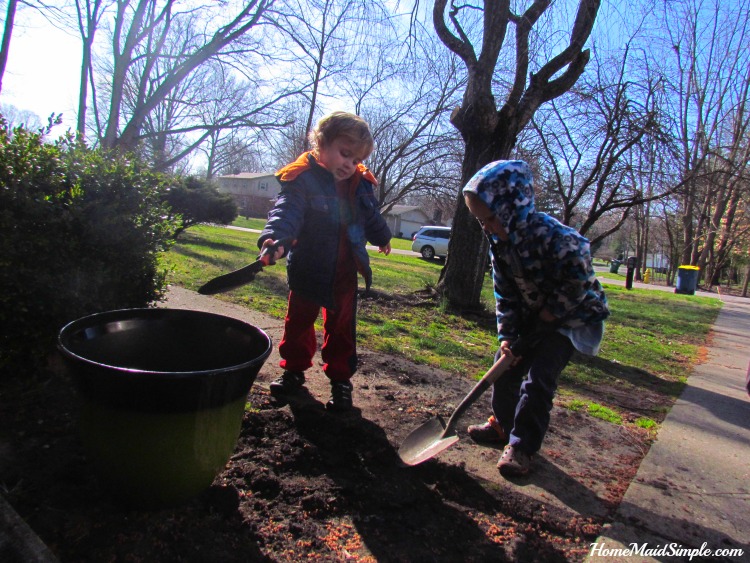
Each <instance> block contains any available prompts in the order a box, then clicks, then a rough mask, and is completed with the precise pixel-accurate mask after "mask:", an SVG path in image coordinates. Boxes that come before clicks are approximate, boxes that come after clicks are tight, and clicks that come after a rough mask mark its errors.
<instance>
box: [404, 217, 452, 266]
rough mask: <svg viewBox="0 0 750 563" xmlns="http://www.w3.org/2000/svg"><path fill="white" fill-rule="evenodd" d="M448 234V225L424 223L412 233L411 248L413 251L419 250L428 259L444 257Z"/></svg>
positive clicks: (449, 229) (449, 230) (446, 252)
mask: <svg viewBox="0 0 750 563" xmlns="http://www.w3.org/2000/svg"><path fill="white" fill-rule="evenodd" d="M450 236H451V228H450V227H439V226H435V225H425V226H424V227H420V228H419V230H418V231H417V232H416V233H414V238H412V241H413V242H412V243H411V249H412V251H414V252H419V253H420V254H421V255H422V258H426V259H428V260H430V259H432V258H435V257H440V258H445V257H446V256H447V255H448V240H449V239H450Z"/></svg>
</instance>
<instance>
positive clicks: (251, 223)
mask: <svg viewBox="0 0 750 563" xmlns="http://www.w3.org/2000/svg"><path fill="white" fill-rule="evenodd" d="M232 225H234V226H235V227H243V228H245V229H256V230H258V231H260V230H262V229H263V227H265V226H266V220H265V219H256V218H254V217H250V218H246V217H237V219H235V220H234V222H233V223H232ZM391 248H394V249H398V250H411V240H407V239H400V238H392V239H391Z"/></svg>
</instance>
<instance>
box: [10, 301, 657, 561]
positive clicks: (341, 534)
mask: <svg viewBox="0 0 750 563" xmlns="http://www.w3.org/2000/svg"><path fill="white" fill-rule="evenodd" d="M206 299H210V298H205V297H202V296H197V294H192V293H191V292H185V291H184V290H181V291H180V292H179V295H177V296H175V295H174V294H173V295H172V297H171V302H170V303H168V305H169V306H173V307H192V308H196V309H201V308H202V309H214V310H215V309H216V305H215V301H216V300H210V301H206ZM221 308H223V310H220V311H217V312H223V313H228V312H231V313H232V314H238V315H244V314H246V312H242V311H241V310H240V308H234V306H230V305H227V304H223V305H221ZM264 328H266V329H267V330H268V332H270V333H271V334H272V336H273V337H274V341H275V342H278V334H279V332H280V330H281V327H280V325H279V323H278V322H271V324H270V325H269V326H266V327H264ZM279 374H280V369H279V368H278V357H277V356H276V355H275V353H274V355H272V357H271V358H270V359H269V361H268V362H267V363H266V365H265V366H264V368H263V369H262V370H261V373H260V374H259V376H258V380H257V381H256V383H255V385H254V386H253V388H252V389H251V392H250V395H249V397H248V400H249V402H250V403H252V405H253V408H252V409H250V410H248V411H247V412H246V413H245V415H244V420H243V422H242V430H241V433H240V437H239V440H238V443H237V447H236V449H235V451H234V453H233V455H232V456H231V459H230V460H229V461H228V463H227V465H226V468H225V469H224V471H222V472H221V473H220V474H219V475H218V476H217V478H216V479H215V481H214V483H213V485H212V486H211V488H210V489H209V490H207V491H206V492H205V493H204V494H202V495H200V496H199V497H197V498H195V499H193V500H191V501H189V502H187V503H186V504H184V505H182V506H179V507H175V508H170V509H162V510H152V511H138V510H128V509H125V508H122V507H120V506H118V505H117V504H114V503H113V501H112V500H111V497H110V495H109V494H108V491H107V490H105V489H104V488H103V487H102V486H101V485H100V484H99V482H98V481H97V478H96V476H95V475H94V474H93V473H92V470H91V468H90V465H89V463H88V462H87V459H86V455H85V452H84V451H83V449H82V447H81V445H80V442H79V439H78V435H77V432H76V412H77V406H78V398H77V396H76V394H75V392H74V390H73V388H72V386H71V385H70V383H69V381H68V378H67V377H66V376H65V374H64V373H63V372H62V371H61V370H60V369H58V367H57V364H56V362H54V361H53V362H52V363H51V366H50V369H49V370H48V371H47V372H45V373H42V374H37V375H35V376H30V377H15V378H13V379H11V380H6V381H1V382H0V420H2V421H4V422H3V425H2V427H3V429H2V430H0V454H2V455H0V460H2V461H0V486H1V487H2V494H3V495H4V496H5V498H6V499H7V500H8V502H9V503H10V504H11V505H12V506H13V507H14V508H15V510H16V511H17V512H18V513H19V514H20V515H21V516H22V517H23V518H24V519H25V520H26V521H27V522H28V523H29V525H30V526H31V527H32V529H33V530H34V531H35V532H36V534H38V535H39V537H40V538H41V539H42V540H43V541H44V542H45V543H46V544H47V546H48V547H49V548H50V549H51V550H52V552H53V553H54V554H55V555H56V556H57V557H58V558H59V559H60V560H61V561H64V562H67V561H71V562H73V561H75V562H79V561H97V562H98V561H149V562H154V561H169V562H173V561H201V562H204V561H217V562H219V561H221V562H234V561H237V562H239V561H243V562H247V561H295V562H296V561H304V560H322V561H544V562H549V561H583V560H584V558H585V557H586V554H587V553H588V549H589V544H590V543H592V542H593V541H594V540H595V539H596V537H597V536H598V534H599V532H600V530H601V527H602V525H603V524H605V523H607V522H609V521H610V520H611V517H612V515H613V512H614V510H615V509H616V507H617V506H618V504H619V502H620V500H621V499H622V496H623V494H624V493H625V490H626V489H627V487H628V484H629V483H630V481H631V480H632V478H633V477H634V475H635V472H636V470H637V468H638V465H639V463H640V460H641V459H642V458H643V456H644V455H645V453H646V452H647V450H648V446H649V435H648V433H647V432H645V431H641V430H637V429H633V428H632V427H631V426H616V425H613V424H610V423H607V422H604V421H601V420H598V419H596V418H593V417H591V416H589V415H587V414H583V413H577V412H572V411H569V410H567V409H564V408H561V407H558V406H556V407H555V408H554V410H553V413H552V426H551V429H550V431H549V433H548V435H547V438H546V440H545V443H544V446H543V449H542V451H541V452H540V454H539V455H537V456H535V458H534V460H533V472H532V473H531V475H529V476H528V477H524V478H518V479H513V480H508V479H505V478H503V477H501V476H500V475H499V473H498V472H497V469H496V468H495V463H496V461H497V458H498V456H499V451H498V450H496V449H493V448H488V447H483V446H479V445H477V444H474V443H473V442H472V441H471V440H470V439H469V438H468V437H467V436H466V434H465V432H464V429H465V426H466V425H467V424H469V423H472V422H476V421H481V420H483V419H485V418H486V416H487V414H488V412H487V402H488V400H489V397H487V398H484V397H483V398H481V399H480V400H479V401H478V404H477V405H475V406H474V407H472V408H471V409H470V411H469V413H468V414H467V415H466V419H465V424H464V423H462V424H461V425H460V428H459V435H460V440H459V442H458V443H457V444H455V445H454V446H453V447H451V448H450V449H448V450H447V451H445V452H443V453H441V454H440V455H438V456H437V457H436V458H434V459H431V460H429V461H426V462H424V463H423V464H421V465H418V466H414V467H407V466H404V465H403V464H402V463H401V462H400V459H399V457H398V453H397V451H398V447H399V444H400V443H401V441H402V440H403V439H404V438H405V436H406V435H407V434H408V433H409V432H410V431H411V430H412V429H414V428H415V427H417V426H418V425H419V424H421V423H422V422H424V421H426V420H428V419H429V418H431V417H433V416H435V415H436V414H441V415H443V416H449V415H450V413H451V412H452V411H453V409H454V408H455V407H456V406H457V405H458V403H459V402H460V401H461V399H462V398H463V397H464V396H465V395H466V393H467V392H468V391H469V390H470V389H471V387H472V386H473V383H474V382H473V381H470V380H469V379H468V378H465V377H462V376H459V375H455V374H448V373H445V372H440V371H439V370H435V369H432V368H428V367H425V366H420V365H416V364H413V363H411V362H409V361H408V360H405V359H403V358H397V357H392V356H387V355H381V354H376V353H371V352H366V351H364V352H363V353H362V355H361V361H360V367H359V371H358V372H357V374H356V375H355V378H354V380H353V382H354V383H355V405H356V408H355V409H354V411H353V412H350V413H345V414H333V413H329V412H327V411H326V410H325V408H324V403H325V401H326V400H327V398H328V391H329V387H328V382H327V380H326V379H325V376H324V375H323V374H322V372H321V371H320V370H319V368H317V367H316V368H314V369H312V370H310V371H309V372H308V374H307V375H308V383H307V389H308V391H309V392H308V393H307V394H306V395H303V396H301V397H300V398H299V399H297V400H295V401H294V402H293V403H291V404H286V405H281V404H279V403H277V402H275V401H274V400H273V399H272V398H271V396H270V395H269V393H268V383H269V382H270V381H271V380H272V379H274V378H275V377H277V376H278V375H279ZM613 391H616V390H613ZM623 401H624V402H627V401H631V404H632V407H633V412H634V416H635V413H636V412H638V411H639V409H640V408H641V407H642V405H639V404H637V402H636V401H637V398H633V397H623ZM5 421H7V422H5Z"/></svg>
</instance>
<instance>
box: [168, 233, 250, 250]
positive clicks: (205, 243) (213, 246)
mask: <svg viewBox="0 0 750 563" xmlns="http://www.w3.org/2000/svg"><path fill="white" fill-rule="evenodd" d="M186 245H190V246H198V247H201V248H207V249H210V250H218V251H221V252H245V251H252V252H257V248H256V247H255V246H254V245H242V244H230V243H227V242H215V241H210V240H206V239H205V238H202V237H197V236H191V235H189V234H187V235H183V236H182V237H180V239H179V240H178V241H177V245H176V246H175V247H174V248H173V249H172V251H173V252H176V251H180V250H184V249H185V248H184V247H185V246H186Z"/></svg>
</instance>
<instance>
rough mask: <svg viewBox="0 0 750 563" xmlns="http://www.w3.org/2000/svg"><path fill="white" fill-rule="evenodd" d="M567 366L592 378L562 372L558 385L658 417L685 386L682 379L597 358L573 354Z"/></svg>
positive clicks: (608, 404) (610, 404) (660, 417)
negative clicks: (590, 372)
mask: <svg viewBox="0 0 750 563" xmlns="http://www.w3.org/2000/svg"><path fill="white" fill-rule="evenodd" d="M571 365H579V366H585V369H586V371H592V372H595V373H596V374H597V376H596V377H593V378H586V379H585V380H583V379H582V378H577V377H576V376H574V375H570V374H568V373H566V371H563V374H562V377H561V384H562V385H563V386H564V387H566V388H567V389H569V390H572V391H574V392H575V393H577V394H580V395H582V396H584V397H587V398H589V399H591V400H592V401H595V402H597V403H599V404H603V405H605V406H615V407H617V408H621V409H627V410H629V411H634V412H640V413H644V414H648V415H649V416H650V417H652V418H655V419H657V420H660V419H662V418H663V417H664V415H666V411H667V410H669V408H671V406H672V405H673V404H674V402H675V401H676V400H677V398H678V397H679V396H680V394H681V393H682V391H683V389H684V388H685V382H684V381H676V380H669V379H663V378H661V377H659V376H658V375H655V374H653V373H650V372H648V371H646V370H643V369H641V368H637V367H633V366H628V365H624V364H619V363H615V362H613V361H610V360H605V359H603V358H600V357H588V356H583V355H581V354H575V355H574V356H573V359H572V360H571Z"/></svg>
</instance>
